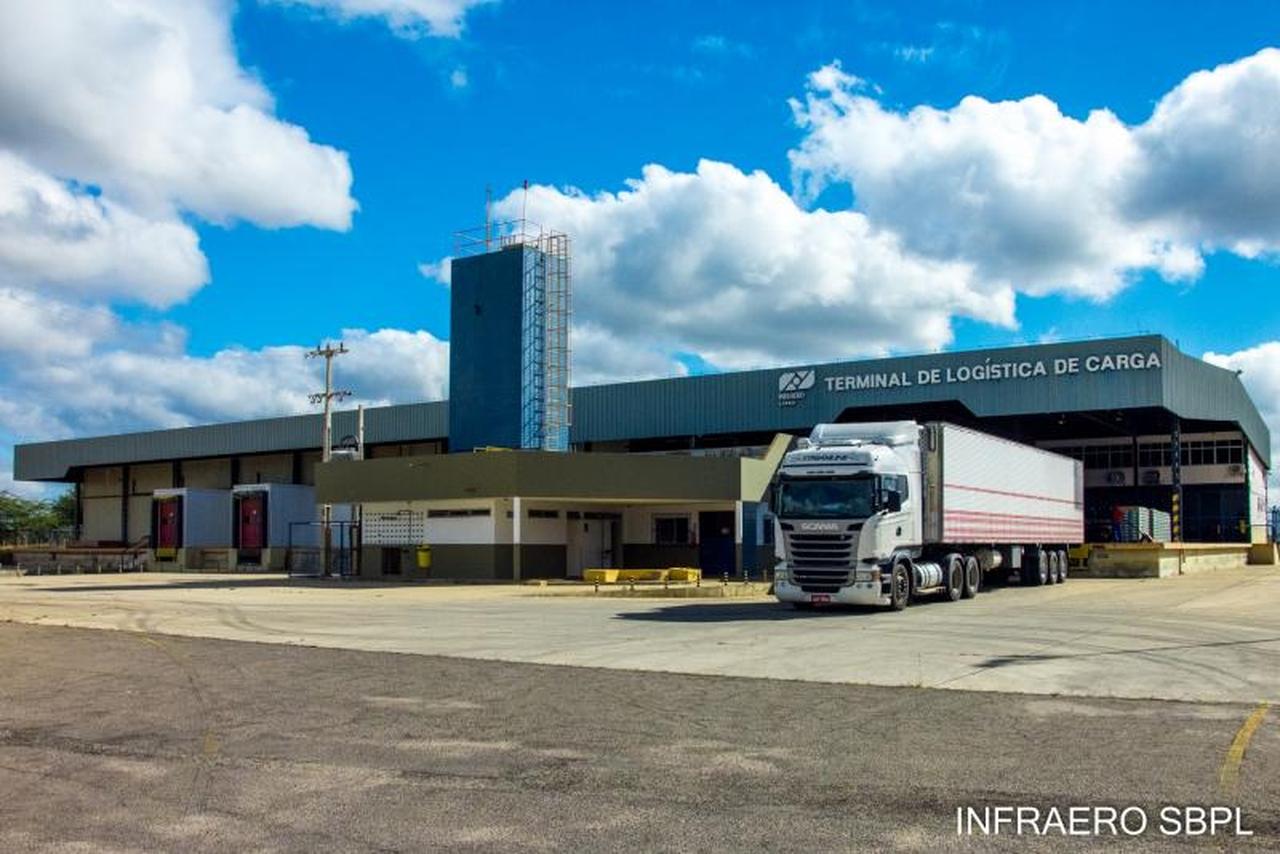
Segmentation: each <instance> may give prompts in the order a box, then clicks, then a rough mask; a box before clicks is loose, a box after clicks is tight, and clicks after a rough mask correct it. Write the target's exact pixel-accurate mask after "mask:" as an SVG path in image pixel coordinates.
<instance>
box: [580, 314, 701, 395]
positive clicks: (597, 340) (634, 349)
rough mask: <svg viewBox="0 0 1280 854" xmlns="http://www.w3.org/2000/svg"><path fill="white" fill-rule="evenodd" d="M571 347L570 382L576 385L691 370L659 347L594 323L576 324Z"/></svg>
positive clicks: (668, 375)
mask: <svg viewBox="0 0 1280 854" xmlns="http://www.w3.org/2000/svg"><path fill="white" fill-rule="evenodd" d="M569 347H570V354H571V356H572V357H573V367H572V369H571V382H572V383H573V385H575V386H585V385H599V384H601V383H610V382H623V381H626V380H648V379H655V378H657V377H674V376H682V375H684V374H687V373H688V372H689V370H688V368H686V367H685V366H684V365H683V364H682V363H681V362H679V361H678V360H676V359H675V358H673V357H672V356H671V354H670V353H668V352H665V351H663V350H662V349H661V348H660V347H653V346H649V345H646V343H645V342H643V341H637V340H635V339H634V338H626V337H620V336H618V335H615V334H614V333H613V332H612V331H610V330H608V329H602V328H601V327H599V326H595V325H593V324H591V323H582V322H578V323H576V324H574V327H573V337H572V338H571V339H570V341H569Z"/></svg>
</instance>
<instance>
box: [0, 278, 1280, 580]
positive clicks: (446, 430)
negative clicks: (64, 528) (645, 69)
mask: <svg viewBox="0 0 1280 854" xmlns="http://www.w3.org/2000/svg"><path fill="white" fill-rule="evenodd" d="M495 254H501V253H495ZM458 267H461V268H462V269H463V272H464V274H465V270H466V268H465V267H464V266H463V265H462V264H461V263H460V264H459V265H458ZM456 275H457V273H455V276H456ZM457 298H458V293H456V292H455V299H457ZM485 316H488V315H485ZM476 334H479V335H482V337H483V334H484V333H483V331H477V332H476ZM456 349H457V352H456V354H455V356H454V358H455V363H456V362H457V361H460V360H465V359H467V358H468V354H467V351H466V349H465V348H463V347H457V348H456ZM477 358H478V357H477ZM492 364H499V365H500V364H501V361H498V362H488V363H486V365H489V366H488V367H486V369H485V370H486V372H487V373H484V374H482V375H476V376H475V377H473V378H472V379H471V381H472V382H483V383H488V382H490V380H489V379H487V377H488V376H489V374H491V373H492V372H493V370H494V368H493V367H492V366H491V365H492ZM511 364H513V365H516V366H517V367H518V360H517V359H515V357H514V356H513V361H512V362H511ZM454 370H455V374H457V376H456V377H455V380H456V386H455V387H458V388H462V387H465V384H466V382H467V379H466V378H467V377H468V376H469V375H470V374H474V373H476V371H475V370H473V369H471V368H469V367H468V366H467V365H465V364H463V365H457V364H455V369H454ZM512 372H513V373H514V372H516V368H513V369H512ZM975 377H981V378H980V379H979V378H975ZM513 388H514V389H515V390H514V391H513V394H514V395H516V396H518V394H519V393H520V392H519V388H518V385H516V386H513ZM468 406H469V408H468V410H467V412H468V413H470V414H468V415H466V417H462V416H461V415H458V414H457V405H456V404H455V405H454V406H453V407H451V406H450V404H449V402H435V403H420V404H408V405H401V406H390V407H383V408H376V409H370V410H367V411H366V412H365V413H364V424H365V426H364V431H363V435H364V442H365V445H364V452H363V456H364V457H365V459H364V460H351V459H342V458H339V459H334V460H333V461H331V462H329V463H325V464H321V463H320V451H319V448H318V446H317V443H318V437H319V435H320V418H319V416H295V417H289V418H278V419H267V420H260V421H250V422H240V423H232V424H220V425H211V426H201V427H191V428H185V429H179V430H165V431H156V432H151V433H140V434H130V435H123V436H107V437H99V438H87V439H75V440H67V441H59V442H49V443H39V444H32V445H22V446H19V447H18V448H17V449H16V451H15V471H16V474H17V477H19V478H24V479H29V480H44V481H49V482H65V483H70V484H73V486H74V488H75V490H76V494H77V506H78V508H79V536H78V541H79V545H80V546H82V547H84V548H82V549H81V550H80V557H79V559H80V560H88V559H90V558H88V557H85V555H92V554H93V549H94V548H98V549H101V550H104V551H105V552H106V553H116V554H118V553H120V552H122V551H124V552H128V551H132V552H133V553H135V554H139V555H142V556H143V557H144V561H143V562H144V563H145V565H147V566H149V567H150V568H159V569H184V568H186V569H205V570H218V569H221V570H232V569H250V570H253V569H256V570H264V569H266V570H271V569H274V570H283V569H285V568H287V567H286V560H287V558H288V556H289V554H290V552H291V551H292V552H293V553H294V555H293V556H294V558H295V561H296V563H295V568H296V567H297V566H299V565H306V561H311V564H310V565H314V560H315V547H316V531H315V527H314V526H315V524H316V522H317V519H318V518H319V516H318V513H317V511H316V509H315V508H316V506H317V502H331V503H332V504H334V505H340V506H344V507H346V508H348V509H347V510H345V511H344V512H346V513H347V514H348V515H346V516H343V517H342V519H344V520H348V521H342V522H340V523H339V524H338V526H337V530H338V533H337V534H336V535H335V537H336V542H337V543H338V548H339V549H340V550H341V549H346V550H347V551H349V553H350V555H349V562H348V563H347V564H345V565H347V566H349V567H350V568H351V571H353V572H358V574H359V575H360V576H361V577H365V578H379V577H389V578H396V579H404V580H410V579H415V578H423V577H432V578H458V579H494V580H503V579H507V580H515V579H520V580H527V579H530V578H574V577H580V576H581V573H582V570H583V569H584V568H589V567H609V566H620V567H653V566H697V567H701V568H702V569H703V570H704V572H706V573H707V574H708V575H712V576H721V575H723V574H725V573H728V574H730V575H734V576H738V575H742V574H747V575H753V576H755V577H757V578H758V577H761V575H762V574H763V573H764V572H766V571H767V569H768V568H769V566H770V564H771V556H772V553H773V544H772V540H773V526H772V522H771V517H770V515H769V510H768V502H767V495H766V493H765V492H764V491H762V490H761V489H760V488H759V487H760V484H759V483H758V481H759V477H758V476H755V479H754V480H752V478H750V477H746V478H744V477H743V476H740V474H739V470H738V468H737V466H738V465H739V463H742V464H743V465H747V464H749V463H754V462H763V461H764V460H765V457H766V455H767V451H768V448H769V445H770V444H771V443H772V442H773V441H774V439H775V438H776V437H777V436H778V435H779V434H782V435H790V436H802V435H806V434H807V432H808V430H809V429H810V428H811V427H812V426H813V425H814V424H818V423H822V422H827V421H885V420H896V419H917V420H922V421H923V420H930V419H939V420H945V421H949V422H952V423H957V424H963V425H970V426H974V427H977V428H978V429H981V430H985V431H987V432H990V433H994V434H996V435H1001V436H1005V437H1008V438H1011V439H1014V440H1016V441H1021V442H1026V443H1029V444H1035V445H1039V446H1041V447H1044V448H1046V449H1050V450H1054V451H1057V452H1059V453H1063V454H1066V455H1069V456H1073V457H1076V458H1077V459H1080V460H1082V461H1083V464H1084V469H1085V492H1084V510H1085V518H1086V538H1087V539H1088V540H1089V541H1090V542H1093V543H1109V542H1110V541H1111V540H1112V539H1113V533H1114V531H1113V523H1112V522H1113V511H1114V508H1115V507H1117V506H1140V507H1149V508H1153V509H1156V510H1158V511H1162V512H1165V513H1169V514H1171V517H1172V518H1174V519H1175V520H1176V522H1177V525H1178V528H1179V530H1178V531H1177V532H1175V535H1174V536H1173V539H1174V540H1175V541H1177V542H1175V543H1172V544H1168V545H1164V546H1160V545H1159V544H1149V545H1148V547H1147V548H1145V549H1141V548H1138V547H1124V548H1121V549H1119V550H1117V549H1114V548H1112V549H1109V550H1105V551H1103V552H1102V555H1101V556H1100V557H1101V560H1105V561H1109V562H1110V563H1109V567H1110V569H1111V571H1115V572H1131V573H1132V574H1138V575H1142V574H1153V573H1154V574H1169V573H1170V572H1178V571H1183V570H1185V569H1186V568H1187V567H1188V566H1192V567H1195V566H1198V565H1204V566H1206V567H1208V566H1226V565H1244V564H1245V563H1246V562H1248V561H1253V562H1254V563H1257V562H1268V561H1272V560H1274V559H1275V558H1274V549H1273V548H1272V547H1271V546H1270V545H1269V543H1268V541H1269V536H1268V526H1267V507H1268V496H1267V492H1266V489H1267V469H1266V465H1267V461H1268V460H1269V459H1270V442H1271V439H1270V435H1269V433H1268V431H1267V428H1266V425H1265V424H1264V423H1263V421H1262V419H1261V417H1260V416H1259V414H1258V411H1257V409H1256V408H1255V407H1254V405H1253V403H1252V401H1250V400H1249V398H1248V396H1247V394H1246V393H1245V391H1244V389H1243V386H1242V385H1241V383H1240V380H1239V378H1238V377H1237V376H1236V375H1235V374H1233V373H1231V372H1230V371H1226V370H1223V369H1221V368H1217V367H1214V366H1211V365H1208V364H1206V363H1204V362H1202V361H1200V360H1199V359H1195V358H1192V357H1189V356H1187V355H1185V354H1183V353H1181V352H1179V351H1178V350H1177V348H1176V347H1174V345H1173V344H1172V343H1171V342H1169V341H1167V340H1166V339H1164V338H1161V337H1159V336H1143V337H1137V338H1124V339H1112V340H1099V341H1090V342H1080V343H1070V344H1052V345H1042V346H1032V347H1020V348H1008V349H1001V350H989V351H979V352H973V353H947V354H938V355H930V356H919V357H907V358H898V359H885V360H876V361H868V362H849V363H835V364H827V365H813V366H803V367H797V368H792V369H785V370H766V371H749V372H744V373H737V374H723V375H712V376H697V377H685V378H678V379H665V380H654V381H646V382H636V383H623V384H617V385H603V386H593V387H586V388H577V389H574V390H573V391H572V412H573V423H572V426H571V427H569V428H567V429H566V431H565V432H566V433H567V436H566V441H567V444H568V445H569V447H570V448H571V449H572V450H571V451H570V457H571V458H572V460H573V462H574V465H573V466H572V467H565V468H564V472H565V473H564V475H563V476H561V477H559V478H557V475H556V474H555V470H554V467H553V469H552V471H551V472H550V473H548V474H547V476H546V477H543V478H542V479H541V481H540V482H539V483H538V484H537V485H536V486H534V485H530V486H531V488H533V489H534V490H535V491H534V492H526V493H525V494H523V495H521V494H518V490H517V488H516V487H515V485H514V483H515V482H514V481H513V480H512V479H511V478H510V477H505V476H504V475H502V474H501V472H502V471H503V470H504V469H507V468H510V469H512V471H514V468H515V463H513V462H512V461H510V460H503V459H501V457H502V456H503V454H502V453H500V452H490V453H462V454H459V453H448V452H450V451H463V452H470V451H472V450H473V449H475V448H477V447H487V446H490V445H497V446H503V447H520V445H521V436H520V433H519V431H520V424H519V418H518V416H512V415H510V411H514V412H516V413H519V412H520V411H521V410H520V406H519V405H518V404H510V403H509V402H507V401H501V400H499V401H498V402H494V400H493V399H492V398H490V397H485V396H479V397H477V398H475V399H474V400H472V401H471V402H470V404H469V405H468ZM509 406H510V409H508V407H509ZM477 410H478V411H479V413H480V414H479V416H477V415H476V412H477ZM458 419H461V421H462V424H461V425H459V424H458V423H456V422H457V420H458ZM477 424H479V425H487V426H482V427H477V426H476V425H477ZM476 429H487V430H488V432H485V433H483V434H475V433H474V432H473V433H468V432H466V431H468V430H471V431H475V430H476ZM358 432H359V431H358V428H357V424H356V418H355V413H353V412H349V411H348V412H339V413H336V414H335V416H334V427H333V435H334V437H335V441H339V440H341V439H342V438H344V437H345V438H346V439H347V440H348V441H351V440H353V438H354V437H355V436H356V434H357V433H358ZM455 435H456V436H458V437H460V438H458V439H456V440H455V439H454V438H453V437H454V436H455ZM459 443H461V444H459ZM510 453H516V455H517V456H521V457H525V456H529V457H530V461H529V463H528V466H533V465H535V462H534V461H533V459H532V458H533V457H535V456H537V454H540V453H541V454H546V453H552V454H554V452H551V451H525V452H508V456H509V455H510ZM619 455H626V456H629V457H632V458H634V461H635V463H636V465H635V466H634V467H633V469H632V472H633V473H632V475H631V477H632V479H633V480H634V481H635V482H636V484H637V486H640V481H642V480H644V478H643V476H642V474H641V473H642V472H645V471H646V470H648V469H650V468H652V466H646V465H645V464H644V463H643V462H642V460H645V459H654V458H655V457H657V456H660V457H662V458H663V459H669V460H670V461H671V462H669V463H668V464H667V465H668V469H670V471H669V475H668V476H665V478H664V479H663V480H662V483H661V485H660V486H659V485H657V484H647V485H644V486H643V488H640V489H638V491H637V494H636V495H634V496H630V497H631V498H633V499H635V500H632V501H628V500H627V499H628V497H629V496H628V495H627V489H626V487H625V481H624V482H619V481H618V480H617V479H616V478H613V479H612V480H611V479H610V477H609V474H608V473H609V471H610V469H611V467H613V466H616V465H625V464H626V463H627V461H626V459H625V457H624V456H619ZM464 456H465V457H468V458H470V459H468V460H463V459H462V457H464ZM395 460H398V461H400V462H394V461H395ZM433 460H438V462H432V461H433ZM677 460H683V461H684V463H683V468H681V464H680V463H678V462H674V461H677ZM673 466H674V468H672V467H673ZM428 469H429V470H431V471H433V472H437V473H438V474H437V475H434V476H432V477H430V478H427V477H423V476H421V475H422V474H423V473H424V472H425V471H426V470H428ZM464 469H465V472H466V473H465V474H464V473H463V471H464ZM570 469H572V472H573V474H569V473H568V472H569V471H570ZM374 472H376V473H377V474H374ZM748 481H750V482H748ZM604 482H610V483H611V485H610V487H609V488H608V489H605V490H604V491H602V492H599V493H598V494H593V490H596V489H598V488H599V485H600V484H602V483H604ZM710 483H714V484H718V485H717V486H715V487H709V486H708V484H710ZM412 484H417V486H413V485H412ZM593 484H594V485H593ZM272 485H275V486H276V488H277V489H280V490H281V491H284V490H286V489H289V488H296V489H300V490H303V491H304V492H307V491H308V490H317V491H316V492H315V493H314V497H313V498H310V499H304V500H302V501H301V502H300V503H299V502H296V501H295V502H293V503H292V505H291V506H290V507H289V508H288V509H285V508H284V506H283V505H280V508H281V509H279V510H278V511H277V512H275V513H274V514H273V513H272V512H271V511H270V509H269V508H268V512H266V513H264V514H262V515H260V516H257V517H253V516H250V515H249V514H247V513H246V512H244V511H243V510H236V509H234V508H241V507H242V504H243V501H244V500H245V499H246V498H247V497H251V496H259V498H258V499H257V500H260V501H264V502H265V501H268V500H273V501H274V500H276V499H271V498H270V497H269V496H267V495H265V493H264V492H260V491H265V490H267V489H270V488H272ZM175 490H176V491H182V490H201V491H203V490H208V491H214V492H220V493H221V494H222V495H223V499H222V500H223V502H224V509H223V511H221V512H222V514H223V516H224V517H225V519H226V523H225V525H221V526H220V527H219V528H218V532H217V533H215V534H212V535H210V534H209V532H208V531H205V532H203V533H202V534H201V536H203V537H205V539H202V540H199V541H198V542H197V541H192V542H188V543H186V544H185V546H186V548H183V549H182V553H181V554H179V553H178V548H177V546H176V545H175V544H174V543H173V542H172V541H170V542H168V543H166V544H165V545H167V546H169V548H170V551H168V552H165V553H159V554H158V553H157V552H156V548H155V547H156V546H157V545H160V543H158V542H157V536H158V534H159V530H158V528H157V525H158V524H159V522H160V517H158V515H157V511H156V505H157V501H158V498H157V496H159V497H161V498H163V497H165V495H167V494H172V491H175ZM664 490H665V493H664ZM167 491H168V492H167ZM539 493H541V494H539ZM307 494H308V495H310V494H312V493H310V492H307ZM549 498H550V499H552V500H548V499H549ZM517 502H519V503H520V505H521V519H520V521H521V524H519V525H516V524H514V513H515V510H514V505H515V503H517ZM1175 504H1177V505H1178V509H1177V510H1176V511H1175ZM352 507H355V508H360V510H357V511H355V512H361V511H362V512H363V522H364V525H363V530H362V531H361V529H360V526H356V525H353V524H352V523H351V522H350V521H349V520H351V519H354V518H356V517H355V516H353V515H350V514H351V513H352V512H353V511H352V510H351V509H350V508H352ZM282 514H287V515H288V518H287V519H285V518H283V515H282ZM233 515H234V519H235V523H234V524H233V523H232V518H233ZM273 516H274V523H273V525H272V530H273V533H271V534H269V535H268V534H267V533H266V531H265V529H262V530H259V529H261V528H262V525H263V524H264V523H265V519H271V518H272V517H273ZM255 521H256V523H257V528H254V529H253V530H254V533H253V534H252V541H251V542H247V543H246V542H242V538H243V537H244V536H245V531H246V530H248V528H246V527H245V525H246V522H255ZM517 534H522V535H523V539H522V540H520V541H517V540H516V536H517ZM265 537H270V538H271V541H270V542H268V541H267V540H266V539H264V538H265ZM357 538H359V539H357ZM517 542H519V546H518V547H517ZM424 544H426V545H430V546H432V547H433V552H434V555H433V561H432V566H431V567H430V568H429V569H425V568H419V567H418V566H417V564H416V561H415V560H414V559H413V557H412V552H413V550H414V549H415V548H416V547H418V546H420V545H424ZM1184 544H1185V545H1184ZM517 555H519V557H518V558H517V557H516V556H517ZM63 560H64V561H65V562H67V563H68V565H71V564H72V563H74V561H75V560H77V557H76V555H74V554H69V555H67V556H65V557H64V558H63ZM1125 561H1128V563H1125ZM1100 562H1101V561H1100ZM1126 567H1129V569H1126Z"/></svg>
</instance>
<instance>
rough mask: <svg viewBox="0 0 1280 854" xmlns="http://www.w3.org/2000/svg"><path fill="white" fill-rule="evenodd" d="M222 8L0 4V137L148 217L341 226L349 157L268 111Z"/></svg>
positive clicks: (157, 2) (204, 4) (215, 2)
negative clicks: (242, 60) (179, 215)
mask: <svg viewBox="0 0 1280 854" xmlns="http://www.w3.org/2000/svg"><path fill="white" fill-rule="evenodd" d="M230 17H231V8H230V6H229V5H228V4H227V3H225V2H221V0H190V1H189V2H183V3H170V2H163V0H115V1H114V2H110V3H80V2H76V0H41V2H40V3H6V4H0V147H3V148H6V149H8V150H10V151H11V152H14V153H16V154H17V155H19V156H21V157H22V158H24V159H25V160H26V161H27V162H28V163H30V164H32V165H33V166H34V167H36V168H38V169H40V170H42V171H43V172H45V173H47V174H49V175H55V176H57V177H59V178H62V179H74V180H75V181H78V182H80V183H81V184H88V185H94V186H97V187H100V188H102V190H103V195H104V196H105V197H106V198H107V199H111V200H114V201H115V202H117V203H119V204H122V205H124V206H126V207H128V208H130V209H132V210H134V211H136V212H138V213H139V214H140V215H141V216H144V217H147V218H149V219H170V220H172V219H173V217H174V213H175V211H178V210H182V211H188V212H190V213H193V214H195V215H197V216H199V217H201V218H204V219H206V220H210V221H213V222H230V221H234V220H247V221H249V222H252V223H255V224H258V225H263V226H268V227H282V226H296V225H315V226H319V227H322V228H333V229H340V230H342V229H346V228H349V227H350V225H351V217H352V213H353V212H354V211H355V209H356V203H355V200H354V199H353V198H352V197H351V195H350V190H351V168H350V166H349V164H348V162H347V155H346V154H345V153H343V152H341V151H338V150H336V149H334V148H331V147H329V146H325V145H318V144H316V143H313V142H312V141H311V140H310V138H309V136H308V135H307V132H306V131H305V130H304V129H303V128H300V127H298V126H297V125H293V124H289V123H288V122H285V121H282V120H281V119H279V118H276V117H275V116H274V115H272V110H273V104H272V98H271V94H270V93H269V92H268V91H267V89H266V87H265V86H263V85H262V83H261V82H260V81H259V80H257V79H256V78H255V77H254V76H253V75H251V74H250V73H249V72H247V71H246V70H244V69H243V68H241V67H240V65H239V62H238V59H237V57H236V53H235V45H234V43H233V41H232V37H231V29H230ZM175 224H176V223H175Z"/></svg>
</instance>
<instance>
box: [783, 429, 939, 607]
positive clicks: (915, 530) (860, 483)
mask: <svg viewBox="0 0 1280 854" xmlns="http://www.w3.org/2000/svg"><path fill="white" fill-rule="evenodd" d="M920 461H921V455H920V426H919V425H918V424H916V423H915V422H912V421H893V422H877V423H867V424H822V425H819V426H818V427H816V428H814V430H813V432H812V433H811V434H810V436H809V438H808V439H807V440H806V439H801V440H800V442H799V443H798V445H797V447H796V449H795V450H793V451H790V452H789V453H788V454H787V455H786V457H785V458H784V459H783V462H782V465H781V467H780V468H779V471H778V476H777V480H776V482H775V484H774V515H775V517H776V521H775V523H774V524H775V526H776V529H775V538H774V542H775V543H776V544H777V549H778V552H779V554H778V557H779V558H780V559H781V560H780V562H779V564H778V566H777V569H776V571H775V578H774V593H775V595H776V596H777V598H778V599H779V600H781V601H783V602H792V603H795V604H798V605H808V604H812V603H814V602H832V603H847V604H858V605H893V604H894V590H893V567H894V564H895V561H897V560H898V559H899V558H900V557H904V556H905V557H907V558H911V557H916V556H918V555H919V553H920V543H921V532H922V514H921V507H922V502H921V498H922V492H921V486H920V484H921V477H920Z"/></svg>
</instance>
